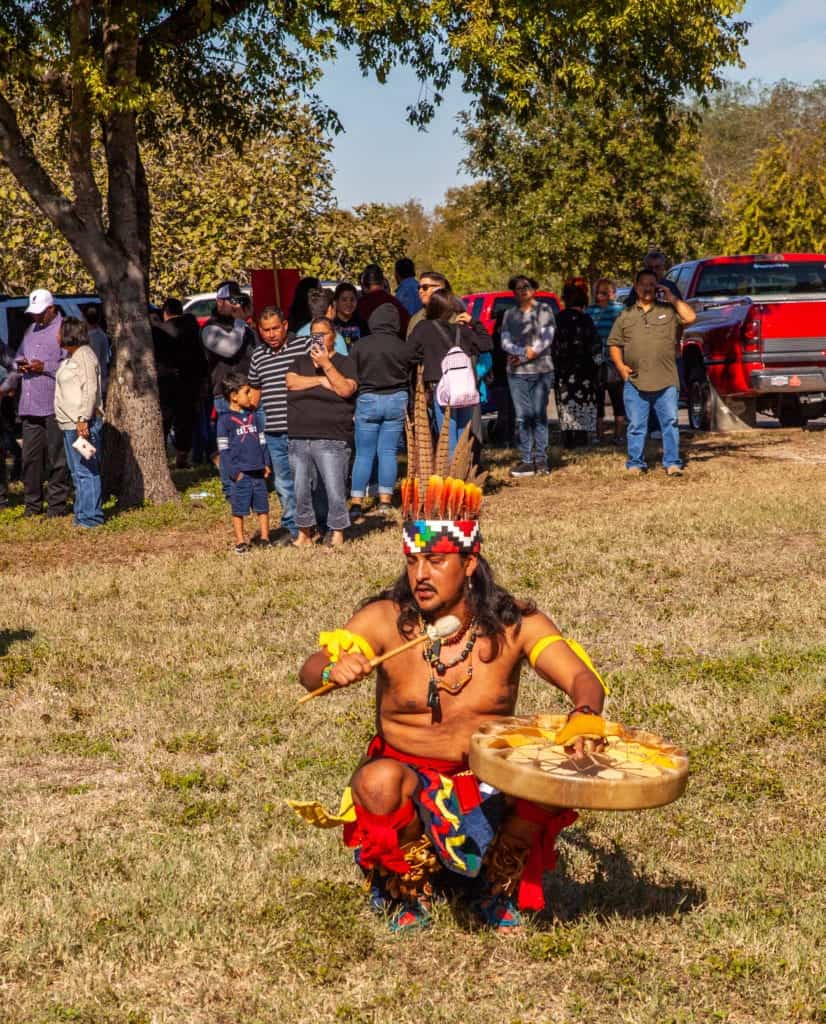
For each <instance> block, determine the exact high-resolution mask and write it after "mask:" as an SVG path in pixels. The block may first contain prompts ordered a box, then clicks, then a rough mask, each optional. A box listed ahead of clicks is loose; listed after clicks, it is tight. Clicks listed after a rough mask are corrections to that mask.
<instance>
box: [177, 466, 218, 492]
mask: <svg viewBox="0 0 826 1024" xmlns="http://www.w3.org/2000/svg"><path fill="white" fill-rule="evenodd" d="M169 469H170V473H171V475H172V482H173V483H174V484H175V486H176V487H177V489H178V490H179V491H180V492H181V493H183V492H184V491H186V490H188V489H189V488H190V487H194V486H195V485H196V484H201V483H205V482H206V481H208V480H214V479H215V478H216V477H217V476H218V470H217V469H216V468H215V466H213V465H212V463H211V462H199V463H197V464H196V465H194V466H190V467H189V468H188V469H175V467H174V465H170V467H169Z"/></svg>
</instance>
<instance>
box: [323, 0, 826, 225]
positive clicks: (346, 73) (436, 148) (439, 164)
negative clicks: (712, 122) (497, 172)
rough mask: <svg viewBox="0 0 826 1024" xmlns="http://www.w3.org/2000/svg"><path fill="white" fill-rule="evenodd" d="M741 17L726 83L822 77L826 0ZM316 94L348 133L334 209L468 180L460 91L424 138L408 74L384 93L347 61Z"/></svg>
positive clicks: (751, 7) (339, 157) (757, 7)
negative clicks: (414, 124) (739, 44)
mask: <svg viewBox="0 0 826 1024" xmlns="http://www.w3.org/2000/svg"><path fill="white" fill-rule="evenodd" d="M740 17H741V18H744V19H745V20H747V21H750V22H751V23H752V27H751V30H750V33H749V45H748V46H747V47H746V48H745V49H744V51H743V57H744V59H745V61H746V68H745V69H735V68H731V69H729V70H728V72H727V74H726V77H728V78H731V79H733V80H736V81H745V80H747V79H749V78H759V79H761V80H762V81H764V82H774V81H777V80H778V79H781V78H788V79H790V80H791V81H795V82H801V83H805V84H808V83H811V82H813V81H815V80H816V79H817V78H824V77H826V67H824V55H826V0H748V2H747V3H746V5H745V8H744V10H743V13H742V15H740ZM319 92H320V95H321V97H322V99H324V100H325V102H327V103H328V104H329V105H330V106H332V107H334V108H335V109H336V110H337V111H338V114H339V116H340V118H341V121H342V123H343V125H344V128H345V132H344V134H343V135H339V136H338V137H337V138H336V140H335V150H334V153H333V160H334V162H335V166H336V178H335V185H336V193H337V195H338V201H339V205H341V206H345V207H350V206H354V205H356V204H357V203H365V202H384V203H401V202H404V201H405V200H407V199H409V198H411V197H415V198H418V199H420V200H421V201H422V202H423V203H424V205H425V207H427V208H431V207H433V206H434V205H436V203H438V202H439V201H440V200H441V198H442V196H443V195H444V193H445V190H446V189H448V188H450V187H451V186H453V185H460V184H463V183H465V182H467V181H469V180H470V179H469V178H468V177H467V176H466V175H464V174H463V173H462V172H461V171H460V170H459V163H460V161H461V159H462V156H463V146H462V142H461V140H460V139H459V138H458V137H457V136H456V135H455V128H456V115H457V114H458V113H459V111H461V110H463V109H465V107H466V106H467V104H468V100H467V97H466V96H464V94H463V93H462V91H461V90H460V89H459V88H458V87H454V88H452V89H450V90H449V91H448V94H447V96H446V99H445V102H444V103H443V104H442V106H441V107H440V108H439V109H438V111H437V114H436V118H435V120H434V122H433V123H432V124H431V126H430V128H429V129H428V131H427V132H419V131H417V130H416V129H415V128H411V127H410V125H408V124H407V122H406V121H405V110H406V107H407V106H408V105H409V104H411V103H414V104H415V103H416V101H417V99H418V97H419V83H418V82H417V81H416V78H415V75H413V73H412V72H410V71H409V70H407V69H404V68H399V69H397V70H396V71H394V72H392V73H391V75H390V78H389V80H388V82H387V84H386V85H383V86H382V85H379V84H378V83H376V81H375V80H374V79H373V78H362V77H361V74H360V72H359V70H358V67H357V65H356V62H355V60H353V59H351V58H347V57H344V58H342V59H341V60H339V61H338V62H337V63H336V64H335V65H333V66H332V67H331V68H330V69H329V70H328V71H327V73H326V74H325V76H324V79H323V81H322V82H321V85H320V87H319Z"/></svg>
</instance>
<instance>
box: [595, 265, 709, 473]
mask: <svg viewBox="0 0 826 1024" xmlns="http://www.w3.org/2000/svg"><path fill="white" fill-rule="evenodd" d="M635 287H636V292H637V301H636V302H635V303H634V305H633V306H632V307H631V308H630V309H626V310H623V312H622V313H620V315H619V316H618V317H617V319H616V320H615V321H614V326H613V327H612V328H611V333H610V335H609V336H608V352H609V354H610V356H611V360H612V362H613V363H614V366H615V367H616V368H617V372H618V373H619V375H620V377H622V379H623V381H624V382H625V384H624V386H623V393H622V397H623V400H624V402H625V411H626V413H627V415H628V435H627V437H628V459H627V461H626V463H625V468H626V469H627V470H628V471H629V473H635V474H639V473H642V472H644V471H645V470H646V469H647V468H648V467H647V466H646V463H645V438H646V434H647V432H648V416H649V413H650V412H651V410H652V409H653V410H654V413H655V414H656V417H657V419H658V420H659V423H660V430H661V431H662V435H663V466H664V467H665V471H666V473H668V475H669V476H681V475H682V472H683V468H682V466H683V464H682V462H681V460H680V433H679V429H678V426H677V413H678V402H679V397H680V381H679V377H678V376H677V343H678V339H679V325H680V324H681V323H682V324H691V323H694V321H695V320H696V318H697V314H696V313H695V312H694V310H693V309H692V308H691V306H689V305H688V304H687V303H685V302H683V300H682V299H680V298H678V297H677V296H676V295H675V294H674V293H673V292H671V291H670V290H669V289H668V288H663V287H661V286H660V285H658V283H657V277H656V274H654V273H653V272H652V271H650V270H641V271H640V272H639V273H638V274H637V280H636V283H635Z"/></svg>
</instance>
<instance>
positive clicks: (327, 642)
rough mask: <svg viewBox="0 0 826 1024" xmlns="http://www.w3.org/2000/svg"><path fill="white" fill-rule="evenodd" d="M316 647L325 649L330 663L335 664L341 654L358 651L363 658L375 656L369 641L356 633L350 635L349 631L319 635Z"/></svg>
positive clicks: (337, 630) (341, 630)
mask: <svg viewBox="0 0 826 1024" xmlns="http://www.w3.org/2000/svg"><path fill="white" fill-rule="evenodd" d="M318 645H319V647H326V648H327V656H328V657H329V659H330V661H331V662H336V661H338V659H339V658H340V657H341V656H342V654H352V653H353V651H360V652H361V653H362V654H363V655H364V657H365V658H375V656H376V654H375V651H374V650H373V648H372V647H371V646H370V643H369V641H367V640H365V638H364V637H363V636H359V635H358V633H351V632H350V630H349V629H333V630H330V632H328V633H319V634H318Z"/></svg>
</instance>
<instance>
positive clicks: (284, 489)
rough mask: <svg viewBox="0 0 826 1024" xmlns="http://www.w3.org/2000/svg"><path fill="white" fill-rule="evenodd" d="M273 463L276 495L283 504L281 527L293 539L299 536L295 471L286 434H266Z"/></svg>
mask: <svg viewBox="0 0 826 1024" xmlns="http://www.w3.org/2000/svg"><path fill="white" fill-rule="evenodd" d="M264 437H265V438H266V441H267V449H268V450H269V453H270V461H271V462H272V477H273V481H274V483H275V493H276V494H277V495H278V500H279V501H280V502H281V525H282V526H283V527H284V529H285V530H289V531H290V533H291V534H292V536H293V538H295V537H297V536H298V527H297V526H296V525H295V488H294V487H293V471H292V470H291V469H290V446H289V441H288V439H287V435H286V434H264Z"/></svg>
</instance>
